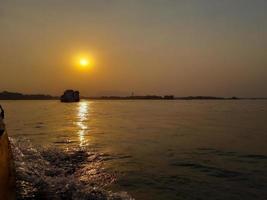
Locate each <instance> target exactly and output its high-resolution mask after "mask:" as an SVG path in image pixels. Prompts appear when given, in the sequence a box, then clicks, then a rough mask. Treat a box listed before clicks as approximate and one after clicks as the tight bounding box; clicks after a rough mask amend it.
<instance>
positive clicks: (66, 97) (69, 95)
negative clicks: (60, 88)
mask: <svg viewBox="0 0 267 200" xmlns="http://www.w3.org/2000/svg"><path fill="white" fill-rule="evenodd" d="M60 101H61V102H79V101H80V92H79V91H74V90H66V91H65V92H64V94H63V95H62V96H61V97H60Z"/></svg>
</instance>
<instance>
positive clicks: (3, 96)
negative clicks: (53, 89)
mask: <svg viewBox="0 0 267 200" xmlns="http://www.w3.org/2000/svg"><path fill="white" fill-rule="evenodd" d="M52 99H58V97H53V96H50V95H44V94H21V93H17V92H7V91H4V92H1V93H0V100H52Z"/></svg>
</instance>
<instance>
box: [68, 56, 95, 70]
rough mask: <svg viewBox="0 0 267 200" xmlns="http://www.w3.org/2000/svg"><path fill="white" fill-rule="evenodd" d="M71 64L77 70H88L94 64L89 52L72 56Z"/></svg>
mask: <svg viewBox="0 0 267 200" xmlns="http://www.w3.org/2000/svg"><path fill="white" fill-rule="evenodd" d="M73 64H74V66H75V68H76V69H78V70H83V71H84V70H89V69H91V68H92V67H93V66H94V59H93V57H92V56H91V55H89V54H84V53H83V54H77V55H76V56H74V57H73Z"/></svg>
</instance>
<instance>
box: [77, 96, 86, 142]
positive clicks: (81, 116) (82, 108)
mask: <svg viewBox="0 0 267 200" xmlns="http://www.w3.org/2000/svg"><path fill="white" fill-rule="evenodd" d="M77 111H78V112H77V118H78V121H77V122H76V125H77V126H78V132H77V133H78V136H79V140H80V146H84V145H85V144H87V143H88V140H87V139H85V135H86V134H87V132H88V131H89V127H88V124H87V121H88V116H89V102H88V101H82V102H79V104H78V106H77Z"/></svg>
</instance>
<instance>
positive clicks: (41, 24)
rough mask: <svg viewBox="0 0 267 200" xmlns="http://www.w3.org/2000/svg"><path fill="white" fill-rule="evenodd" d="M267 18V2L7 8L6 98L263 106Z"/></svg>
mask: <svg viewBox="0 0 267 200" xmlns="http://www.w3.org/2000/svg"><path fill="white" fill-rule="evenodd" d="M266 10H267V1H265V0H254V1H251V0H235V1H231V0H224V1H221V0H187V1H185V0H181V1H172V0H165V1H164V0H153V1H152V0H137V1H133V0H129V1H124V0H109V1H107V0H89V1H85V0H76V1H71V0H57V1H53V0H46V1H41V0H24V1H20V0H3V1H1V4H0V44H1V45H0V74H1V85H0V91H3V90H7V91H17V92H22V93H45V94H52V95H58V94H61V93H62V92H63V91H64V90H65V89H68V88H74V89H77V90H80V92H81V93H82V94H84V95H85V96H98V95H130V94H131V93H132V92H134V93H135V94H138V95H143V94H158V95H165V94H173V95H175V96H189V95H192V94H193V95H213V96H240V97H266V96H267V85H266V83H265V82H266V80H267V51H266V48H267V12H266ZM79 55H83V56H80V58H79V63H80V64H81V65H83V70H81V69H79V68H78V67H76V66H75V64H74V62H73V60H74V59H75V57H78V56H79ZM84 55H85V56H84ZM92 60H93V64H91V65H92V67H90V68H88V69H86V70H84V68H85V66H87V65H88V63H91V62H92Z"/></svg>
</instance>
